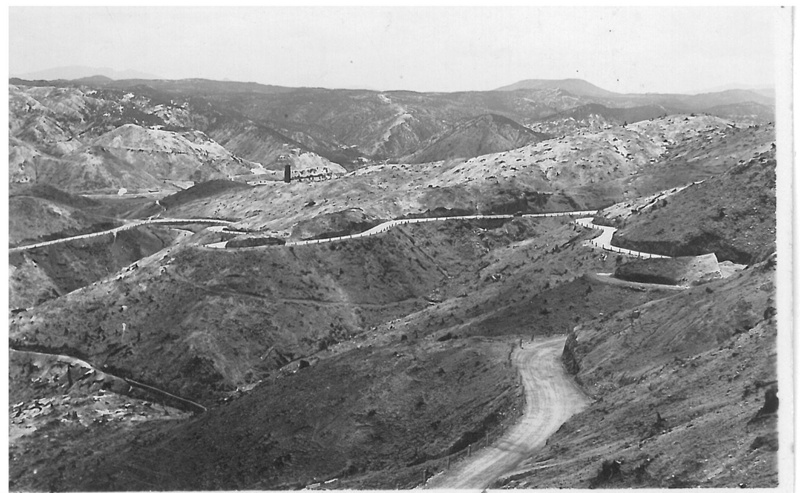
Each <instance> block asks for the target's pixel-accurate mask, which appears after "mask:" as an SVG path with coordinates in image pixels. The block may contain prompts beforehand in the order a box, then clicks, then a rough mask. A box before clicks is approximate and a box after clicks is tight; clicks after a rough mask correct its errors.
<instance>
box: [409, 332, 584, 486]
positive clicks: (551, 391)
mask: <svg viewBox="0 0 800 493" xmlns="http://www.w3.org/2000/svg"><path fill="white" fill-rule="evenodd" d="M564 341H565V338H564V337H563V336H560V337H548V338H542V339H539V340H537V341H536V342H533V343H531V342H527V343H525V344H524V347H523V348H517V349H516V350H515V351H514V359H513V361H514V364H515V365H516V366H517V368H518V370H519V372H520V375H521V377H522V383H523V387H524V389H525V412H524V414H523V416H522V418H521V420H520V421H519V422H518V423H517V424H516V425H514V426H513V427H512V428H511V429H509V430H508V432H507V433H506V434H505V435H503V436H502V437H500V438H499V439H498V440H497V441H496V442H495V443H493V444H492V445H491V446H489V447H486V448H484V449H482V450H480V451H479V452H477V453H476V454H475V455H473V456H472V457H470V458H469V459H467V460H466V461H464V462H461V463H459V464H456V465H454V466H453V467H452V468H451V469H450V470H448V471H444V472H443V473H441V474H438V475H436V476H434V477H433V478H431V479H430V480H429V481H428V482H427V483H426V485H425V487H426V488H436V489H442V488H446V489H467V488H469V489H473V488H475V489H483V488H486V487H488V486H489V485H491V484H492V483H493V482H494V481H495V480H497V479H498V478H500V477H502V476H503V475H506V474H508V473H510V472H513V471H514V469H515V468H516V467H517V466H518V465H519V464H520V463H521V462H522V461H523V460H525V459H527V458H529V457H530V456H531V454H532V453H533V452H534V451H535V450H536V449H538V448H540V447H542V446H543V445H544V444H545V442H546V440H547V438H548V437H549V436H550V435H552V434H553V433H554V432H555V431H556V430H558V428H559V427H560V426H561V425H562V424H563V423H564V422H565V421H566V420H567V419H569V417H570V416H572V415H573V414H575V413H578V412H580V411H582V410H583V409H584V408H586V406H587V405H588V404H589V398H588V397H586V396H585V395H584V394H583V392H582V391H581V390H580V388H579V387H578V385H577V384H576V383H575V382H574V381H573V380H572V378H571V377H570V376H569V375H567V373H566V371H565V370H564V367H563V366H562V364H561V352H562V350H563V348H564Z"/></svg>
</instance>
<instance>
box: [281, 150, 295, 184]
mask: <svg viewBox="0 0 800 493" xmlns="http://www.w3.org/2000/svg"><path fill="white" fill-rule="evenodd" d="M278 163H283V181H285V182H286V183H291V181H292V160H291V159H289V156H287V155H286V154H281V155H280V156H278Z"/></svg>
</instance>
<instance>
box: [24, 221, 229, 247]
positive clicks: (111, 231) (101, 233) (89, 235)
mask: <svg viewBox="0 0 800 493" xmlns="http://www.w3.org/2000/svg"><path fill="white" fill-rule="evenodd" d="M173 224H221V225H225V226H230V225H232V224H233V223H232V222H230V221H223V220H220V219H147V220H145V221H133V222H130V223H128V224H123V225H122V226H119V227H116V228H114V229H107V230H105V231H98V232H97V233H87V234H84V235H77V236H70V237H68V238H59V239H58V240H50V241H43V242H40V243H34V244H32V245H24V246H19V247H14V248H9V249H8V252H9V253H14V252H24V251H26V250H33V249H34V248H41V247H45V246H49V245H57V244H59V243H66V242H68V241H75V240H85V239H87V238H97V237H98V236H104V235H112V234H113V235H116V234H117V233H119V232H121V231H126V230H129V229H133V228H138V227H140V226H158V225H173Z"/></svg>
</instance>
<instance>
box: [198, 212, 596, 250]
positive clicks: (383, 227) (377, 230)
mask: <svg viewBox="0 0 800 493" xmlns="http://www.w3.org/2000/svg"><path fill="white" fill-rule="evenodd" d="M597 212H598V211H597V210H586V211H567V212H542V213H536V214H519V217H528V218H531V217H533V218H543V217H565V216H569V217H575V216H593V215H594V214H597ZM514 217H517V215H516V214H482V215H481V214H479V215H472V216H442V217H418V218H408V219H392V220H389V221H386V222H383V223H381V224H379V225H377V226H375V227H373V228H370V229H368V230H366V231H364V232H362V233H355V234H350V235H343V236H334V237H332V238H323V239H317V240H298V241H290V242H286V243H285V244H280V245H259V246H251V247H237V248H236V249H235V250H243V249H245V248H247V249H258V248H283V247H290V246H303V245H318V244H320V243H330V242H334V241H346V240H352V239H356V238H366V237H368V236H375V235H379V234H383V233H385V232H387V231H389V230H390V229H392V228H394V227H395V226H402V225H404V224H417V223H429V222H434V221H468V220H480V219H513V218H514ZM227 243H228V242H227V241H220V242H216V243H209V244H207V245H204V246H205V247H207V248H216V249H225V248H226V244H227Z"/></svg>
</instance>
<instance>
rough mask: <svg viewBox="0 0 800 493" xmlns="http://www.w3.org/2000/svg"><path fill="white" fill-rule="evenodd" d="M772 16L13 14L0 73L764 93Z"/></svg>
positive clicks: (21, 10) (635, 11) (723, 11)
mask: <svg viewBox="0 0 800 493" xmlns="http://www.w3.org/2000/svg"><path fill="white" fill-rule="evenodd" d="M785 14H787V12H786V11H785V10H784V11H781V9H779V8H776V7H768V8H742V7H716V8H689V7H665V8H634V7H622V8H611V7H605V8H586V7H572V8H539V7H535V8H528V7H502V8H495V7H435V8H424V7H405V8H390V7H380V8H371V7H350V8H328V7H304V8H278V7H268V8H256V7H250V8H182V7H166V8H158V7H144V8H118V7H112V8H104V7H90V8H83V7H65V8H54V7H33V8H28V7H12V8H11V9H10V10H9V74H10V75H12V76H13V75H23V74H26V73H31V72H36V71H40V70H44V69H50V68H54V67H64V66H74V65H78V66H90V67H109V68H112V69H115V70H120V71H121V70H136V71H139V72H145V73H149V74H153V75H156V76H158V77H160V78H167V79H178V78H191V77H201V78H209V79H218V80H222V79H230V80H237V81H253V82H261V83H264V84H276V85H283V86H316V87H329V88H367V89H379V90H391V89H409V90H415V91H460V90H488V89H495V88H497V87H500V86H503V85H507V84H511V83H514V82H517V81H519V80H523V79H562V78H581V79H585V80H587V81H589V82H592V83H593V84H596V85H598V86H600V87H603V88H605V89H608V90H612V91H618V92H697V91H700V90H704V89H713V88H718V87H720V86H726V85H729V84H736V85H743V86H769V85H772V83H773V77H774V72H775V66H776V50H775V44H776V39H775V34H774V33H775V23H776V19H777V16H779V15H785Z"/></svg>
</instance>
